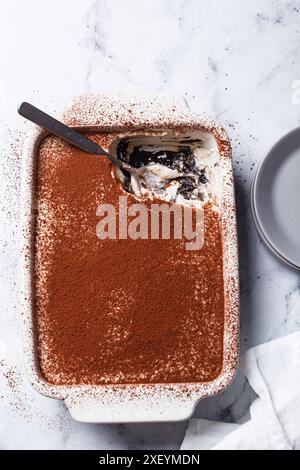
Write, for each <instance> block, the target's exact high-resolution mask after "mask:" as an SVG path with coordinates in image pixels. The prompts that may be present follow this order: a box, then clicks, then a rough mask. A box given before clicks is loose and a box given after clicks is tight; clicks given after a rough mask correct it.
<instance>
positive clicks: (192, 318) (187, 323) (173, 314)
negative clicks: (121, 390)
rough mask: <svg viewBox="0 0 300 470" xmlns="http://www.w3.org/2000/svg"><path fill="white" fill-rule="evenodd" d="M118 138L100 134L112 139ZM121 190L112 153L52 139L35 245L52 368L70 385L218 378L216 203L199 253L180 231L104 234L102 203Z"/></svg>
mask: <svg viewBox="0 0 300 470" xmlns="http://www.w3.org/2000/svg"><path fill="white" fill-rule="evenodd" d="M90 137H91V136H90ZM115 137H116V135H113V134H111V135H101V134H94V135H92V138H93V139H95V140H96V141H98V142H99V143H100V144H101V145H104V146H108V145H109V144H110V143H111V142H112V141H113V139H114V138H115ZM126 194H127V193H126ZM120 195H125V192H124V190H123V188H122V187H121V186H120V183H119V182H118V181H117V180H116V179H115V178H114V177H113V174H112V168H111V164H110V163H109V162H108V161H107V160H106V159H104V158H102V157H93V156H90V155H88V154H86V153H84V152H81V151H80V150H78V149H75V148H73V147H71V146H70V145H68V144H66V143H63V142H61V141H60V140H59V139H57V138H55V137H47V138H46V139H44V141H43V142H42V144H41V147H40V151H39V165H38V175H37V188H36V198H37V218H36V243H35V246H36V252H35V287H36V289H35V291H36V298H35V306H36V308H35V311H36V313H35V315H36V323H37V332H38V356H39V365H40V369H41V372H42V375H43V376H44V377H45V379H46V380H47V381H48V382H50V383H52V384H64V385H72V384H125V383H183V382H205V381H210V380H212V379H214V378H215V377H217V376H218V375H219V374H220V372H221V369H222V364H223V332H224V286H223V268H222V266H223V262H222V238H221V232H220V226H219V214H218V213H217V212H216V211H213V210H212V209H211V208H210V207H207V208H206V210H205V242H204V247H203V248H202V249H201V250H199V251H186V250H185V249H184V241H183V240H174V239H171V240H140V239H139V240H131V239H126V240H109V239H106V240H99V239H98V238H97V236H96V225H97V223H98V221H99V218H98V217H97V216H96V209H97V206H98V205H99V204H101V203H110V204H114V205H115V207H117V203H118V198H119V196H120ZM135 202H136V200H135V199H134V198H133V196H129V197H128V204H130V203H135Z"/></svg>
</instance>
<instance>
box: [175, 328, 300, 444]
mask: <svg viewBox="0 0 300 470" xmlns="http://www.w3.org/2000/svg"><path fill="white" fill-rule="evenodd" d="M241 369H242V372H243V373H244V374H245V375H246V377H247V378H248V381H249V383H250V385H251V387H252V388H253V390H254V391H255V392H256V394H257V395H258V398H256V399H255V400H254V402H253V403H252V405H251V407H250V415H251V419H250V420H249V421H247V422H246V423H244V424H241V425H239V424H229V423H218V422H213V421H207V420H204V419H191V420H190V422H189V425H188V428H187V431H186V434H185V437H184V440H183V442H182V445H181V449H182V450H188V449H193V450H196V449H199V450H204V449H207V450H225V449H227V450H293V449H295V450H300V331H299V332H296V333H293V334H291V335H288V336H285V337H283V338H279V339H276V340H274V341H271V342H269V343H266V344H262V345H260V346H257V347H255V348H252V349H250V350H249V351H247V353H246V355H245V358H244V360H243V361H242V362H241Z"/></svg>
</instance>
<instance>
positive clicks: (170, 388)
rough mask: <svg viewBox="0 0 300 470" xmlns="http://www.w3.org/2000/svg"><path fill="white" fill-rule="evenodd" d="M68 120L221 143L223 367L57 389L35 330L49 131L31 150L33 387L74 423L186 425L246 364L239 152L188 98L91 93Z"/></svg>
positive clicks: (26, 237)
mask: <svg viewBox="0 0 300 470" xmlns="http://www.w3.org/2000/svg"><path fill="white" fill-rule="evenodd" d="M62 119H63V120H64V121H65V122H66V123H67V124H69V125H71V126H73V127H75V128H78V129H84V130H86V131H98V132H108V131H118V132H126V131H135V130H161V129H170V128H182V127H186V128H190V129H203V130H206V131H208V132H210V133H211V134H212V135H213V136H214V138H215V139H216V141H217V145H218V149H219V155H220V167H221V174H222V180H223V184H222V210H221V229H222V239H223V263H224V264H223V272H224V286H225V293H224V295H225V328H224V355H223V367H222V371H221V373H220V375H219V376H218V377H217V378H216V379H214V380H213V381H211V382H205V383H181V384H151V385H149V384H144V385H132V384H130V385H98V386H87V385H80V386H57V385H52V384H50V383H48V382H47V381H46V380H45V379H44V378H43V377H42V375H41V373H40V370H39V367H38V359H37V351H36V336H35V325H34V297H35V292H34V280H33V263H34V237H35V235H34V230H35V181H36V178H35V177H36V163H37V158H36V157H37V152H38V149H39V145H40V142H41V140H42V139H43V138H44V137H45V136H46V133H45V131H42V130H38V129H35V130H34V132H33V133H32V134H31V135H30V136H29V137H28V139H27V140H26V143H25V145H24V152H23V171H22V217H23V224H22V226H23V231H22V247H23V249H22V259H21V269H20V273H21V285H22V288H21V313H22V319H23V322H22V324H23V335H24V356H25V365H26V372H27V375H28V377H29V379H30V381H31V383H32V385H33V387H34V388H35V389H36V390H37V391H39V392H40V393H42V394H43V395H46V396H48V397H51V398H56V399H60V400H64V401H65V404H66V406H67V407H68V409H69V411H70V414H71V415H72V417H73V418H74V419H76V420H78V421H81V422H93V423H114V422H143V421H147V422H150V421H155V422H157V421H180V420H184V419H187V418H189V417H190V416H191V415H192V413H193V411H194V409H195V407H196V405H197V403H198V402H199V401H200V400H201V399H203V398H205V397H209V396H212V395H215V394H217V393H220V392H221V391H222V390H224V389H225V388H226V387H227V386H228V385H229V384H230V383H231V381H232V380H233V378H234V375H235V373H236V369H237V363H238V334H239V298H238V257H237V236H236V215H235V201H234V184H233V175H232V163H231V147H230V143H229V140H228V137H227V136H226V134H225V132H224V130H223V129H222V128H221V127H220V126H218V125H217V124H216V123H215V122H213V121H212V120H210V119H208V118H206V117H203V116H199V115H197V114H195V113H193V112H192V111H191V110H190V109H189V107H188V106H187V104H186V102H185V100H184V99H183V98H182V97H180V96H166V95H158V94H155V95H153V94H151V95H148V94H147V95H143V96H126V95H108V94H103V95H84V96H79V97H75V98H74V99H73V100H72V102H71V103H70V104H69V106H68V107H67V108H66V109H65V112H64V114H63V116H62Z"/></svg>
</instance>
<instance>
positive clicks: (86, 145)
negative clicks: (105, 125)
mask: <svg viewBox="0 0 300 470" xmlns="http://www.w3.org/2000/svg"><path fill="white" fill-rule="evenodd" d="M18 113H19V114H20V115H21V116H23V117H24V118H26V119H28V120H29V121H31V122H34V123H35V124H37V125H38V126H41V127H43V128H44V129H47V130H48V131H50V132H51V133H52V134H55V135H56V136H58V137H61V138H62V139H64V140H66V141H68V142H70V143H71V144H73V145H75V147H78V148H80V149H81V150H84V151H85V152H88V153H92V154H96V155H104V156H105V157H107V158H109V160H110V161H112V162H113V163H116V164H119V163H120V162H119V160H118V159H117V158H116V157H114V156H113V155H110V154H109V153H108V152H107V151H106V150H104V149H103V148H102V147H101V146H100V145H98V144H96V142H93V141H92V140H90V139H87V138H86V137H85V136H83V135H82V134H80V133H79V132H77V131H76V130H75V129H72V128H71V127H68V126H66V124H63V123H62V122H60V121H58V120H57V119H54V118H53V117H51V116H49V114H46V113H44V112H43V111H41V110H40V109H38V108H36V107H35V106H33V105H32V104H30V103H26V102H24V103H22V104H21V105H20V106H19V108H18Z"/></svg>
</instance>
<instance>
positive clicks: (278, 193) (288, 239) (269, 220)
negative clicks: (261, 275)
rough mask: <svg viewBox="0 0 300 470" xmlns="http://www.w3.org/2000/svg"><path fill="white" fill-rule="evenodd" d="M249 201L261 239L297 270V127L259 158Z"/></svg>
mask: <svg viewBox="0 0 300 470" xmlns="http://www.w3.org/2000/svg"><path fill="white" fill-rule="evenodd" d="M251 205H252V213H253V217H254V221H255V223H256V226H257V228H258V231H259V233H260V235H261V237H262V239H263V240H264V242H265V243H266V244H267V245H268V246H269V248H270V249H271V250H272V251H273V253H275V254H276V255H277V256H278V257H279V258H280V259H281V260H282V261H284V262H285V263H287V264H288V265H289V266H291V267H293V268H294V269H297V270H299V271H300V128H297V129H295V130H293V131H292V132H290V133H289V134H287V135H286V136H284V137H283V138H282V139H281V140H279V142H278V143H277V144H276V145H275V146H274V147H273V148H272V149H271V150H270V152H269V153H268V154H267V156H266V157H265V159H264V160H263V161H262V163H261V165H260V167H259V168H258V171H257V173H256V176H255V178H254V181H253V184H252V193H251Z"/></svg>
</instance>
